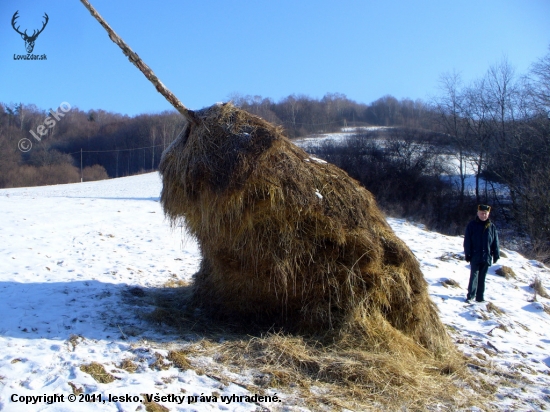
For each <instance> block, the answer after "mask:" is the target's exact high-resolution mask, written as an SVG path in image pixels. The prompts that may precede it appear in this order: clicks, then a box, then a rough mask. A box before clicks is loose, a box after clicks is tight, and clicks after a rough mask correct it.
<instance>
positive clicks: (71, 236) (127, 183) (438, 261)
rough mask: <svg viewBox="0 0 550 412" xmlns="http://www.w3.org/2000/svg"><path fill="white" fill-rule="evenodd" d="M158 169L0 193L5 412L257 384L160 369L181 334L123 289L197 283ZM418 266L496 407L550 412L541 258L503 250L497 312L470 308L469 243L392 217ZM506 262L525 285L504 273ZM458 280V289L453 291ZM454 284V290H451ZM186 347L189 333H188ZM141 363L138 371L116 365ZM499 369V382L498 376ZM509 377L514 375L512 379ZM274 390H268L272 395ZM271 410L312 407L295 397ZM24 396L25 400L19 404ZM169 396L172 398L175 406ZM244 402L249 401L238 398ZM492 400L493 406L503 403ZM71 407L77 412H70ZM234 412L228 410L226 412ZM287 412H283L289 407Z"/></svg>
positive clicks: (240, 405) (549, 326) (115, 407)
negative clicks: (96, 396) (103, 369)
mask: <svg viewBox="0 0 550 412" xmlns="http://www.w3.org/2000/svg"><path fill="white" fill-rule="evenodd" d="M160 190H161V181H160V178H159V176H158V174H156V173H152V174H144V175H140V176H133V177H128V178H120V179H112V180H107V181H101V182H89V183H79V184H72V185H58V186H48V187H36V188H18V189H2V190H0V213H1V215H2V224H1V225H0V294H1V297H2V299H0V410H5V411H21V410H25V411H38V410H40V411H67V410H79V411H88V410H90V411H92V410H94V411H97V410H102V411H110V410H112V411H135V410H136V407H138V406H140V403H136V402H127V403H125V402H111V403H106V404H99V403H97V402H96V403H93V402H91V403H79V404H78V407H77V406H76V404H74V405H71V404H69V403H55V404H51V405H47V404H45V403H40V404H36V405H28V406H25V407H23V405H22V404H21V403H20V402H14V399H15V400H17V399H20V398H17V397H16V398H13V397H14V395H17V396H36V395H43V394H52V393H64V394H66V395H68V394H71V393H73V391H74V388H75V387H76V388H80V389H83V390H84V391H85V393H102V394H103V395H107V394H109V393H111V394H124V393H128V394H130V395H139V394H144V393H147V394H156V393H158V394H160V395H169V394H176V393H182V389H184V390H185V394H187V395H196V396H200V395H201V394H204V395H211V394H212V393H213V392H215V393H217V394H218V395H219V396H221V395H224V396H230V395H233V394H236V395H246V394H249V395H251V394H252V393H251V392H249V391H248V390H247V389H245V387H244V386H246V383H247V382H248V381H249V380H250V379H251V377H250V376H247V375H246V374H243V375H242V376H240V377H235V379H234V381H235V382H240V383H241V384H235V383H230V384H228V385H220V382H219V381H217V380H215V379H213V378H210V377H208V376H206V375H199V374H197V373H196V372H195V371H194V370H191V369H189V370H186V371H180V370H178V369H176V368H174V367H170V368H167V369H166V370H163V369H161V370H157V369H155V368H153V367H152V366H151V365H152V364H153V362H154V360H155V359H156V358H155V357H156V356H157V355H156V354H160V355H163V356H166V352H167V349H166V348H167V346H166V345H169V342H170V339H172V338H173V337H174V336H171V335H165V334H159V333H157V332H156V331H154V330H153V329H152V328H151V325H150V324H149V323H147V322H145V321H143V320H142V319H140V318H139V317H138V316H136V308H135V307H134V306H132V305H133V303H132V300H131V299H124V298H123V297H124V296H126V295H128V292H129V291H130V292H131V291H132V290H137V291H139V290H140V289H135V287H140V288H143V289H145V288H160V287H162V286H163V285H165V284H166V283H167V282H170V281H190V279H191V276H192V274H193V273H195V271H196V270H197V269H198V265H199V261H200V252H199V248H198V245H197V244H196V242H195V241H194V240H192V239H189V238H186V237H185V234H184V233H183V231H182V230H179V229H176V230H171V229H170V227H169V224H168V222H167V221H166V220H165V219H164V216H163V213H162V209H161V207H160V203H159V202H158V199H159V194H160ZM388 221H389V223H390V225H391V226H392V228H393V229H394V231H395V232H396V233H397V234H398V236H399V237H400V238H401V239H403V240H404V241H405V242H406V243H407V245H408V246H409V247H410V248H411V250H412V251H413V252H414V253H415V255H416V256H417V258H418V259H419V261H420V263H421V265H422V269H423V272H424V275H425V277H426V280H427V282H428V283H429V290H430V294H431V296H432V299H433V300H434V302H435V303H436V304H437V306H438V308H439V310H440V312H441V313H440V315H441V318H442V319H443V322H444V323H445V324H446V325H448V326H449V330H450V333H451V335H452V336H453V339H454V340H455V342H456V343H457V345H458V347H459V348H460V349H461V350H462V351H463V352H465V353H466V354H467V355H468V356H471V357H472V359H476V358H477V359H484V360H485V361H488V363H487V365H489V366H488V367H486V368H485V370H484V373H486V374H487V379H488V380H491V379H492V380H493V381H492V382H493V383H494V384H496V385H498V391H497V399H496V404H495V405H496V407H498V408H499V409H501V410H525V411H530V410H544V408H546V409H548V408H550V390H549V389H548V388H550V351H549V350H548V348H549V347H550V313H548V312H550V309H549V308H550V301H549V300H548V299H546V298H544V297H541V296H537V298H536V301H532V300H533V289H531V288H530V287H529V285H530V284H531V283H532V282H533V280H534V279H535V277H539V278H540V279H541V281H542V283H543V285H545V286H546V287H548V286H550V272H549V270H548V268H546V267H544V266H543V265H541V264H540V263H539V262H536V261H530V260H527V259H525V258H523V257H522V256H521V255H519V254H517V253H515V252H511V251H505V253H506V254H507V256H508V257H507V258H502V259H501V260H500V261H499V262H498V263H497V264H496V265H494V266H493V267H491V269H490V271H489V275H488V278H487V288H486V299H487V300H488V303H482V304H474V305H466V304H465V303H464V297H465V294H466V287H467V282H468V274H469V268H468V265H467V263H466V262H465V261H463V260H461V254H462V238H460V237H449V236H443V235H440V234H437V233H433V232H429V231H427V230H425V229H424V228H423V227H422V226H419V225H415V224H411V223H409V222H407V221H405V220H400V219H392V218H389V219H388ZM501 265H506V266H508V267H510V268H512V269H513V271H514V272H515V273H516V275H517V277H516V278H515V279H514V278H510V279H505V278H504V277H500V276H498V275H496V274H495V271H496V270H497V269H499V268H500V267H501ZM449 279H450V280H454V281H456V282H457V283H458V286H459V287H453V286H451V285H446V284H444V281H446V280H449ZM448 283H452V282H448ZM180 338H181V337H180ZM130 358H132V359H137V360H140V361H139V362H138V361H137V360H136V363H137V366H138V370H137V371H136V373H131V372H128V371H126V370H125V369H124V368H121V365H122V363H121V362H122V361H124V360H126V359H130ZM92 361H94V362H99V363H101V364H103V365H105V366H107V371H108V372H110V373H111V374H113V376H115V377H116V380H115V381H113V382H111V383H98V382H97V381H96V380H94V379H93V378H92V377H91V376H90V374H88V373H85V372H84V371H82V370H81V369H80V367H81V366H82V365H83V364H89V363H91V362H92ZM495 371H496V372H498V373H496V374H493V372H495ZM503 376H505V377H507V378H506V379H505V380H503V379H504V378H503ZM271 394H273V393H271ZM279 396H281V399H282V402H281V403H276V404H273V403H261V405H262V407H266V408H268V409H269V410H305V409H304V408H302V407H299V406H297V405H300V402H299V399H295V398H293V395H292V394H284V393H279ZM21 399H23V398H21ZM166 399H167V398H166ZM243 399H244V398H243ZM158 403H159V404H161V405H164V406H166V407H167V408H169V409H170V410H174V411H176V410H177V411H184V410H185V411H189V410H198V411H211V410H234V411H254V410H256V409H257V408H258V407H259V406H258V403H250V402H246V401H240V402H239V401H236V402H234V403H232V404H231V405H230V407H229V406H227V405H225V406H224V404H222V403H221V402H218V403H212V402H210V403H208V402H203V403H195V404H193V406H192V409H189V408H190V406H189V405H188V404H182V405H178V404H177V403H174V402H170V401H168V400H165V401H159V402H158ZM495 405H493V406H495ZM71 408H72V409H71ZM224 408H225V409H224ZM285 408H286V409H285Z"/></svg>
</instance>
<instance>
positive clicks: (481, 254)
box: [464, 217, 500, 266]
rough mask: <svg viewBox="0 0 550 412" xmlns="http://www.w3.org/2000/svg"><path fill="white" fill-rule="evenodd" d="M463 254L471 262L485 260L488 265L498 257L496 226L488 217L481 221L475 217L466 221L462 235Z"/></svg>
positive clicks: (476, 262) (475, 262)
mask: <svg viewBox="0 0 550 412" xmlns="http://www.w3.org/2000/svg"><path fill="white" fill-rule="evenodd" d="M464 255H465V256H466V260H467V261H469V262H472V263H473V264H478V263H482V262H487V263H488V264H489V266H491V263H495V262H496V261H497V260H498V259H499V258H500V248H499V245H498V232H497V228H496V227H495V225H494V224H493V223H492V222H491V221H490V220H489V219H487V220H486V221H485V222H482V221H481V220H479V218H478V217H476V218H475V220H472V221H471V222H470V223H468V226H466V234H465V235H464Z"/></svg>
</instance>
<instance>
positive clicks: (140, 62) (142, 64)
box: [80, 0, 198, 124]
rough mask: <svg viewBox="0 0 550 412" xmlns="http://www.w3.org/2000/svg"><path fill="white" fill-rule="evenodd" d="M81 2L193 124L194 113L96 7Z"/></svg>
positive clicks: (195, 120) (160, 91) (85, 0)
mask: <svg viewBox="0 0 550 412" xmlns="http://www.w3.org/2000/svg"><path fill="white" fill-rule="evenodd" d="M80 1H81V2H82V4H84V6H85V7H86V8H87V9H88V10H89V12H90V13H91V14H92V16H94V17H95V19H96V20H97V21H98V22H99V24H101V25H102V26H103V28H104V29H105V30H107V33H108V34H109V38H110V39H111V40H112V41H113V42H114V43H115V44H117V45H118V47H120V48H121V49H122V52H123V53H124V54H125V55H126V56H127V57H128V60H130V62H132V63H133V64H134V66H136V67H137V68H138V69H139V70H140V71H141V72H142V73H143V74H144V75H145V77H147V79H148V80H149V81H150V82H151V83H153V85H154V86H155V88H156V89H157V91H158V92H159V93H160V94H162V95H163V96H164V97H165V98H166V100H168V101H169V102H170V104H171V105H172V106H174V108H175V109H176V110H177V111H178V112H180V113H181V114H182V115H183V117H185V118H186V119H187V120H188V121H189V122H191V123H193V124H197V123H198V119H197V117H196V116H195V113H194V112H193V111H192V110H189V109H188V108H187V107H185V106H184V105H183V103H182V102H180V101H179V99H178V98H177V97H176V96H175V95H174V93H172V92H171V91H170V90H168V89H167V88H166V86H165V85H164V84H162V82H161V81H160V80H159V78H158V77H157V76H156V75H155V73H153V70H151V68H150V67H149V66H147V65H146V64H145V62H144V61H143V60H141V58H140V57H139V56H138V55H137V53H135V52H134V51H133V50H132V49H131V48H130V47H129V46H128V45H127V44H126V43H125V42H124V40H122V39H121V38H120V37H119V36H118V34H116V33H115V32H114V30H113V29H112V28H111V26H109V24H107V22H106V21H105V20H103V17H101V16H100V15H99V13H98V12H97V11H96V9H94V8H93V6H92V5H91V4H90V2H89V1H88V0H80Z"/></svg>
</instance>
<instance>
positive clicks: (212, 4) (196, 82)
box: [0, 0, 550, 115]
mask: <svg viewBox="0 0 550 412" xmlns="http://www.w3.org/2000/svg"><path fill="white" fill-rule="evenodd" d="M90 1H91V3H92V5H93V6H94V7H95V8H96V9H97V10H98V12H99V13H100V14H101V15H102V16H103V17H104V18H105V19H106V20H107V22H108V23H109V24H110V25H111V27H113V29H114V30H115V31H116V32H117V33H118V34H119V35H120V36H121V37H122V38H123V39H124V40H125V41H126V42H127V43H128V44H129V45H130V47H132V49H133V50H134V51H135V52H136V53H138V54H139V55H140V56H141V57H142V59H143V60H144V61H145V63H147V64H148V65H149V66H150V67H151V68H152V69H153V71H154V72H155V73H156V74H157V76H158V77H159V78H160V79H161V80H162V81H163V83H164V84H165V85H166V86H167V87H168V88H169V89H170V90H171V91H172V92H173V93H174V94H175V95H176V96H177V97H178V98H179V99H180V100H181V101H182V102H183V103H184V104H185V105H186V106H187V107H189V108H191V109H199V108H202V107H204V106H209V105H211V104H213V103H216V102H218V101H226V100H228V99H229V97H230V96H231V95H232V94H233V93H240V94H243V95H261V96H263V97H271V98H272V99H274V100H275V101H278V100H279V99H281V98H283V97H286V96H288V95H290V94H298V95H300V94H304V95H308V96H310V97H312V98H321V97H323V95H325V94H326V93H343V94H345V95H346V96H347V97H348V98H350V99H353V100H355V101H357V102H361V103H371V102H372V101H374V100H376V99H378V98H380V97H382V96H384V95H386V94H391V95H393V96H395V97H397V98H399V99H401V98H411V99H413V100H414V99H428V98H429V97H430V96H432V95H434V94H436V93H437V85H438V79H439V76H440V75H441V74H442V73H444V72H450V71H453V70H455V71H458V72H460V73H462V76H463V79H464V80H465V81H466V82H468V81H470V80H474V79H476V78H479V77H481V76H482V75H483V74H484V73H485V72H486V71H487V69H488V68H489V66H490V65H492V64H495V63H497V62H498V61H500V60H501V59H502V58H503V56H506V57H507V58H508V60H509V62H510V63H511V64H512V66H514V67H515V68H516V71H517V72H518V73H525V72H526V71H527V70H528V68H529V65H530V64H531V63H533V62H534V61H535V60H536V59H538V58H540V57H542V56H544V55H545V54H546V53H548V51H549V49H548V47H549V45H550V1H549V0H498V1H497V0H464V1H459V0H457V1H442V0H414V1H413V0H410V1H405V0H402V1H397V0H385V1H380V0H377V1H371V0H315V1H310V0H277V1H273V0H270V1H264V0H256V1H251V0H246V1H245V0H227V1H222V0H200V1H197V0H194V1H193V0H185V1H184V0H181V1H176V0H166V1H162V0H159V1H153V0H148V1H146V0H116V1H114V0H90ZM16 10H18V11H19V16H20V17H19V19H18V25H20V27H21V30H24V29H26V28H28V32H30V33H32V31H33V30H34V29H37V28H39V27H41V24H42V16H43V14H44V12H46V13H48V15H49V23H48V25H47V27H46V28H45V29H44V31H43V32H42V33H41V34H40V35H39V37H38V39H37V40H36V44H35V49H34V52H33V53H34V54H37V55H41V54H46V56H47V60H43V61H22V60H14V55H17V54H26V51H25V48H24V42H23V40H22V39H21V37H20V36H19V35H18V34H17V33H16V32H15V31H14V30H13V28H12V27H11V18H12V16H13V14H14V13H15V11H16ZM0 102H3V103H8V104H9V103H19V102H22V103H24V104H31V103H33V104H36V105H37V106H38V107H39V108H42V109H48V108H57V107H58V106H59V104H60V103H62V102H68V103H69V104H70V105H71V106H73V107H78V108H80V109H82V110H90V109H103V110H108V111H113V112H118V113H123V114H128V115H136V114H140V113H156V112H161V111H164V110H171V109H172V107H171V106H170V104H169V103H168V102H167V101H166V100H165V99H164V98H163V97H162V96H161V95H160V94H159V93H158V92H157V91H156V90H155V89H154V87H153V86H152V85H151V84H150V83H149V82H148V80H146V79H145V77H144V76H143V75H142V74H141V73H140V72H139V71H138V70H137V69H136V68H135V67H134V66H133V65H131V64H130V63H129V62H128V60H127V59H126V57H124V55H123V54H122V52H121V51H120V49H119V48H118V46H116V45H115V44H114V43H113V42H111V41H110V39H109V38H108V37H107V34H106V32H105V31H104V29H103V28H102V27H101V26H100V25H99V23H98V22H97V21H96V20H95V19H93V18H92V16H91V15H90V13H89V12H88V11H87V10H86V9H85V8H84V6H83V5H82V4H81V3H80V1H78V0H70V1H69V0H1V1H0Z"/></svg>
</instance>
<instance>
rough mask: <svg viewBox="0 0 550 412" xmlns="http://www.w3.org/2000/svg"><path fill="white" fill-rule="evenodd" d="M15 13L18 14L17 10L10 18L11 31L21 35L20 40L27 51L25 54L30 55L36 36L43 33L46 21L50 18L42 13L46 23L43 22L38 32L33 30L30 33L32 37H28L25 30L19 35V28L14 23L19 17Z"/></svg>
mask: <svg viewBox="0 0 550 412" xmlns="http://www.w3.org/2000/svg"><path fill="white" fill-rule="evenodd" d="M17 13H19V10H17V11H16V12H15V13H14V15H13V17H12V18H11V25H12V27H13V29H14V30H15V31H16V32H17V33H19V34H20V35H21V38H22V39H23V40H25V48H26V49H27V53H32V51H33V50H34V42H35V41H36V38H37V37H38V35H39V34H40V33H42V31H43V30H44V28H45V27H46V24H48V20H49V19H50V18H49V17H48V15H47V14H46V13H44V18H45V19H46V21H44V23H43V25H42V28H41V29H40V30H38V31H36V30H34V31H33V33H32V35H30V36H29V35H28V34H27V30H25V31H24V32H23V33H21V32H20V31H19V27H20V26H17V27H15V21H16V20H17V18H18V17H19V16H18V15H17Z"/></svg>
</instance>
